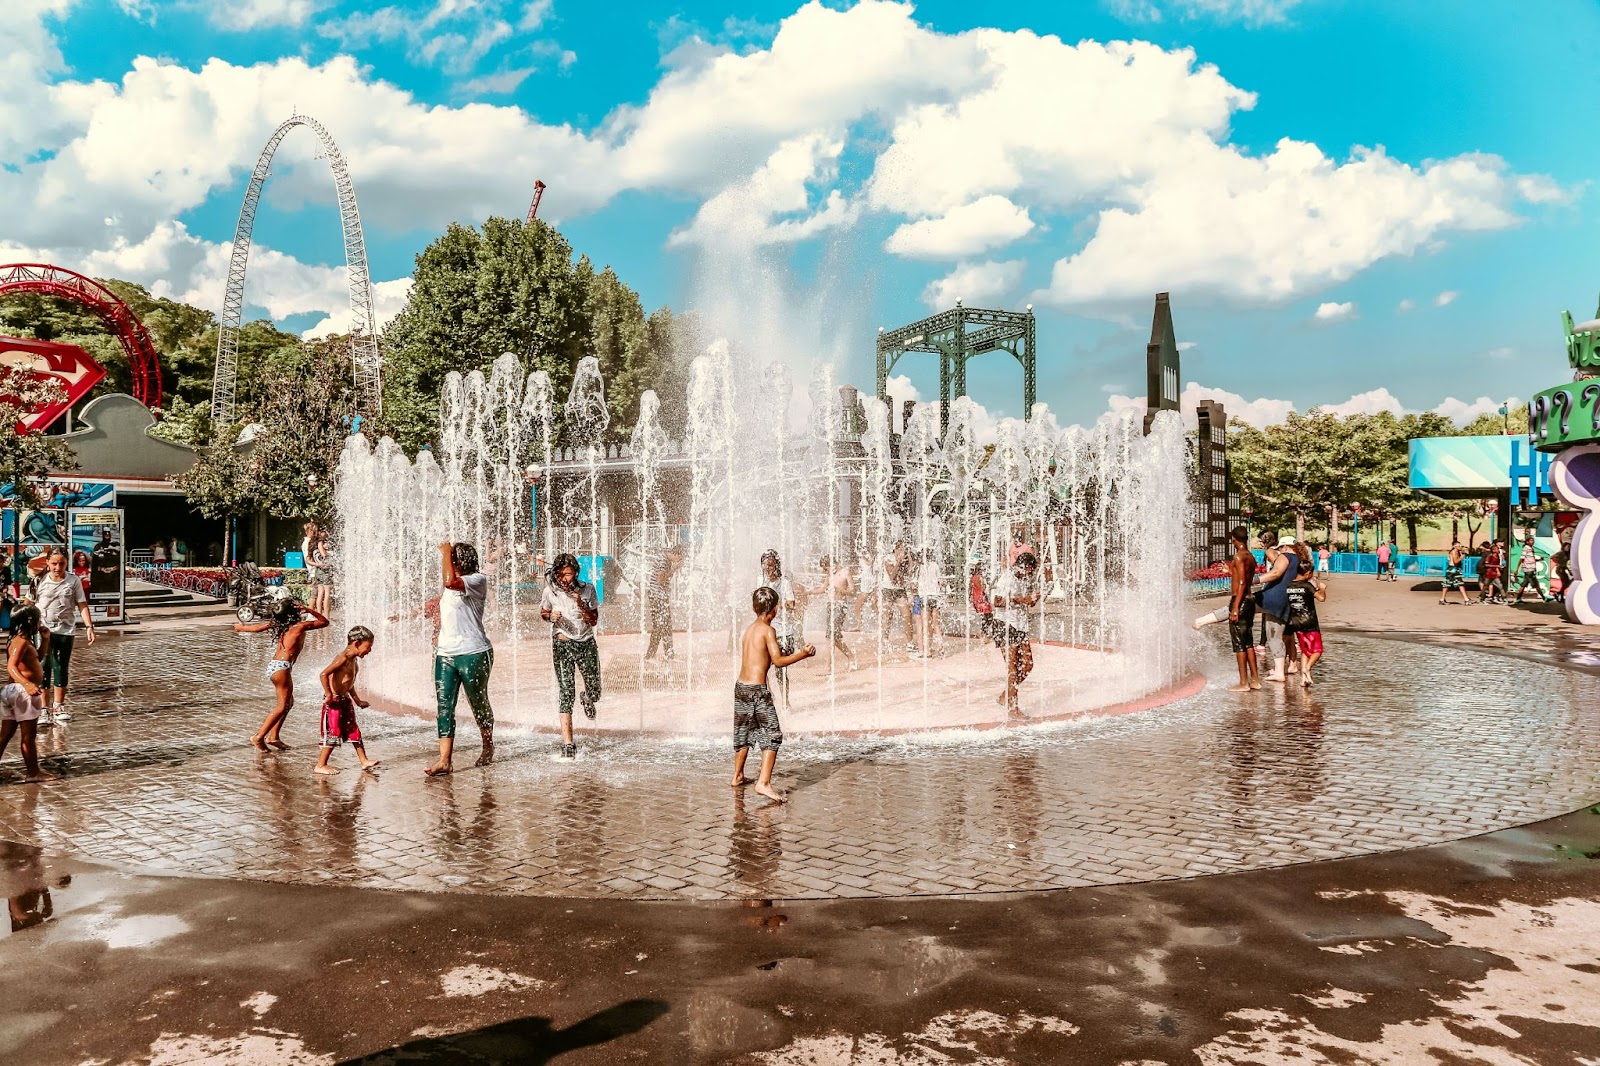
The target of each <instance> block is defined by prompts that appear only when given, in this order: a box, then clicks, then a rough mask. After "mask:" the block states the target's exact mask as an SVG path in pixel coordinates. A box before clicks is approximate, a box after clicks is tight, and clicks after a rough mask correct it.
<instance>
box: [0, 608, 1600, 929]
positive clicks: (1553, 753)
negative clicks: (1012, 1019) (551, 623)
mask: <svg viewBox="0 0 1600 1066" xmlns="http://www.w3.org/2000/svg"><path fill="white" fill-rule="evenodd" d="M325 644H326V640H323V642H322V643H313V646H311V647H309V648H308V649H307V652H306V656H305V659H304V660H303V661H304V663H305V665H304V666H302V667H301V668H300V671H299V673H300V675H301V676H300V678H299V689H300V691H299V694H298V695H299V700H298V704H297V707H296V709H295V711H294V712H292V713H291V716H290V719H289V723H288V726H287V728H286V730H285V733H284V736H285V738H286V739H287V740H288V741H289V742H290V743H291V744H292V745H293V747H292V749H291V750H290V751H287V752H282V753H270V754H262V753H257V752H256V751H254V750H253V749H252V748H250V746H249V744H248V740H247V738H248V737H249V735H250V733H251V732H252V730H253V728H254V725H255V723H256V722H258V721H259V718H260V716H261V712H262V710H263V708H264V705H265V703H266V701H267V700H268V699H269V693H268V691H267V689H266V687H265V685H264V684H263V683H262V682H261V680H260V676H261V675H260V669H261V666H262V663H263V661H264V657H265V655H266V654H267V653H268V649H267V648H266V647H265V646H264V645H262V644H260V643H259V642H243V641H239V640H237V639H235V638H234V637H233V636H232V635H231V634H229V633H227V632H226V631H224V630H220V629H218V630H188V631H165V632H152V633H147V634H141V635H124V636H120V637H118V638H117V639H114V640H107V641H103V642H102V643H101V644H99V645H97V646H96V647H95V648H94V649H93V652H92V653H90V654H85V655H84V657H83V662H82V665H81V670H80V671H79V673H78V675H77V677H75V683H76V687H75V689H74V702H73V711H74V714H75V718H74V720H73V722H72V723H71V725H70V726H69V727H66V728H57V729H54V730H49V731H47V733H46V735H45V738H44V743H43V744H42V745H41V747H42V750H43V751H44V753H45V755H44V761H45V764H46V766H47V767H48V768H49V769H51V770H53V771H55V772H57V773H60V774H62V775H64V779H63V780H61V781H59V782H56V783H53V784H49V785H44V786H34V785H24V784H22V783H20V776H21V775H20V769H19V767H18V765H17V763H16V762H15V761H14V760H7V761H6V762H4V763H0V837H4V838H8V839H10V840H14V841H18V842H21V843H24V844H29V845H38V846H42V847H44V848H46V849H47V850H49V851H50V852H52V853H56V854H70V855H78V856H84V857H89V858H94V859H100V860H106V861H112V862H119V863H126V864H133V865H138V866H143V867H151V868H155V869H161V870H174V871H180V872H191V873H197V874H207V875H220V876H235V877H245V878H256V879H261V880H268V881H280V882H310V883H334V884H351V885H363V886H368V887H382V888H417V889H427V890H447V891H466V892H505V893H519V894H533V895H569V896H596V897H632V898H700V899H711V898H744V899H752V900H774V899H789V898H798V897H839V896H883V895H891V896H892V895H915V894H957V893H972V892H996V891H1014V890H1030V889H1041V888H1051V887H1062V886H1070V885H1091V884H1110V883H1116V882H1125V881H1140V880H1151V879H1162V878H1174V877H1186V876H1193V875H1197V874H1207V873H1216V872H1221V871H1228V870H1240V869H1249V868H1255V867H1264V866H1277V865H1285V864H1289V863H1295V862H1303V861H1306V860H1311V859H1322V858H1332V857H1337V856H1346V855H1355V854H1365V853H1371V852H1380V851H1387V850H1393V849H1397V848H1407V847H1415V846H1419V845H1424V844H1430V843H1437V842H1441V841H1445V840H1451V839H1458V838H1460V837H1464V836H1469V835H1474V834H1478V833H1482V832H1486V831H1488V830H1491V829H1496V828H1502V827H1505V826H1510V825H1517V824H1522V823H1525V822H1529V821H1533V820H1536V819H1539V818H1545V817H1550V816H1553V815H1557V814H1561V813H1564V812H1567V811H1570V810H1573V809H1575V808H1577V807H1580V806H1583V805H1585V804H1588V803H1592V802H1594V801H1595V800H1596V799H1597V798H1600V721H1597V720H1596V718H1595V715H1594V714H1593V713H1592V712H1591V710H1590V708H1594V707H1596V706H1600V679H1597V678H1595V677H1593V676H1590V675H1588V674H1585V673H1580V672H1576V671H1571V670H1562V669H1557V668H1555V667H1552V666H1550V665H1546V664H1543V663H1539V662H1534V661H1529V660H1527V659H1512V658H1507V657H1505V656H1500V655H1493V654H1488V653H1484V652H1476V651H1467V650H1461V649H1457V648H1446V647H1438V646H1431V645H1425V644H1416V643H1403V642H1397V641H1379V640H1370V639H1365V638H1340V639H1339V640H1337V641H1336V642H1334V647H1333V651H1334V654H1333V656H1332V658H1331V659H1330V661H1329V662H1328V663H1327V665H1326V667H1325V669H1324V670H1323V671H1321V672H1319V682H1318V686H1317V688H1316V689H1314V690H1312V691H1310V692H1307V691H1302V690H1300V689H1299V688H1298V687H1295V688H1292V689H1291V690H1289V691H1284V690H1283V689H1282V688H1276V689H1274V690H1271V691H1267V692H1264V693H1257V694H1245V695H1238V694H1234V693H1229V692H1226V691H1223V686H1222V685H1220V684H1215V683H1214V684H1212V685H1211V686H1209V687H1208V688H1207V690H1206V691H1205V692H1203V693H1201V694H1200V695H1199V696H1197V697H1194V698H1192V699H1188V700H1185V701H1182V702H1180V703H1175V704H1172V705H1169V706H1166V707H1161V708H1157V709H1154V710H1150V711H1143V712H1138V713H1134V714H1128V715H1122V716H1118V717H1111V718H1103V719H1089V720H1085V721H1080V722H1074V723H1067V724H1062V725H1047V726H1037V727H1030V728H1025V729H1018V730H1006V731H995V732H989V733H970V732H962V731H952V732H947V733H935V734H926V735H920V736H916V737H910V738H905V737H891V738H880V737H870V736H867V737H839V736H815V735H809V736H808V735H807V734H806V726H807V720H806V716H807V703H806V700H807V696H808V694H807V693H806V692H804V691H801V690H797V691H796V693H795V706H794V710H793V711H792V712H791V714H790V716H789V717H788V718H787V719H786V721H785V725H786V727H787V728H786V730H785V731H786V733H787V734H788V736H789V739H788V740H787V742H786V743H785V745H784V749H783V755H782V758H781V759H780V760H779V771H778V783H779V785H780V787H785V788H787V789H789V791H790V794H791V800H790V803H789V804H788V805H786V806H784V807H773V806H770V805H768V804H767V802H766V801H765V800H762V799H759V798H758V797H755V796H753V795H742V794H741V793H740V791H739V790H733V789H729V788H728V786H727V775H728V769H729V763H730V752H729V749H728V742H727V740H726V738H722V737H705V738H695V737H672V738H663V737H643V736H640V737H632V736H607V737H601V738H594V739H584V740H583V752H582V755H581V757H580V758H579V759H578V760H577V761H575V762H564V761H562V760H560V759H558V758H556V752H555V749H554V746H553V744H552V741H551V740H550V738H549V737H548V736H546V735H539V734H533V733H526V732H522V733H519V732H517V731H515V730H503V731H502V732H501V735H500V744H499V756H498V759H497V762H496V763H495V764H494V765H493V766H491V767H487V768H483V769H463V770H461V771H459V772H458V773H457V774H456V775H454V776H453V777H450V778H445V779H441V780H434V781H430V780H425V779H424V778H423V776H422V773H421V770H422V768H423V767H424V766H426V765H427V763H428V760H429V756H430V749H432V748H433V730H432V727H431V723H428V722H424V721H422V720H420V719H412V718H398V717H387V716H384V715H381V714H379V713H378V712H376V711H370V712H368V713H367V715H366V716H365V719H364V720H363V722H362V726H363V731H364V733H365V734H366V736H367V740H368V745H369V750H370V751H371V752H372V754H373V755H374V756H375V757H380V758H382V759H383V762H384V766H383V768H382V769H381V770H379V771H378V772H376V773H357V772H354V771H353V768H351V767H348V766H347V767H346V772H344V773H341V774H340V775H338V776H337V777H333V778H317V777H316V776H315V775H313V774H312V772H311V769H312V766H313V765H314V763H315V761H316V735H315V728H316V727H315V717H316V715H315V707H316V706H317V702H316V693H315V686H316V672H315V669H313V668H312V666H311V664H313V663H316V662H318V661H321V660H323V659H325V658H326V657H327V656H328V654H331V645H328V646H324V645H325ZM74 665H75V666H77V665H78V664H77V663H76V662H75V664H74ZM1207 668H1208V669H1209V670H1210V671H1211V672H1212V674H1213V677H1214V678H1215V679H1224V678H1226V675H1227V672H1228V671H1229V670H1231V664H1226V663H1223V662H1221V661H1220V660H1217V661H1215V662H1212V663H1209V664H1207ZM605 713H606V709H605V707H604V706H603V705H602V709H601V714H602V715H604V714H605ZM552 717H553V716H552ZM580 731H581V725H580ZM462 755H463V756H464V757H465V761H466V762H470V759H471V758H472V757H473V756H474V755H475V753H474V752H473V751H472V750H471V742H469V743H467V744H466V745H465V747H464V750H463V752H462ZM42 905H43V901H42V900H39V901H35V902H33V903H30V904H28V907H26V908H24V910H25V913H29V914H32V913H36V911H37V908H38V907H39V906H42ZM14 913H15V912H14ZM15 921H17V919H16V918H15V917H13V922H15Z"/></svg>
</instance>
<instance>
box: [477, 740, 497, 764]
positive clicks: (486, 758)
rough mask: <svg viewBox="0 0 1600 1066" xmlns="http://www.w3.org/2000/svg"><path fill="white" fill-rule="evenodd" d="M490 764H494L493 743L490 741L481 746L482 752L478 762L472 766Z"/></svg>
mask: <svg viewBox="0 0 1600 1066" xmlns="http://www.w3.org/2000/svg"><path fill="white" fill-rule="evenodd" d="M492 762H494V741H492V740H491V741H489V742H488V743H487V744H485V745H484V746H483V751H482V752H480V753H479V755H478V761H477V762H475V763H473V764H472V765H474V766H488V765H489V764H490V763H492Z"/></svg>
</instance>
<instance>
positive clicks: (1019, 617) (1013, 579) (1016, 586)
mask: <svg viewBox="0 0 1600 1066" xmlns="http://www.w3.org/2000/svg"><path fill="white" fill-rule="evenodd" d="M1031 585H1032V582H1030V581H1024V580H1023V579H1022V578H1020V577H1018V576H1017V572H1016V571H1015V570H1007V571H1006V572H1005V573H1003V574H1001V575H1000V580H999V581H996V582H995V583H994V588H993V589H991V590H990V595H991V596H996V597H1000V598H1002V599H1004V600H1005V601H1006V605H1005V606H1004V607H996V608H995V609H994V616H995V617H996V618H997V619H999V620H1000V621H1002V622H1004V623H1005V624H1006V625H1008V626H1011V627H1012V628H1013V629H1018V630H1021V631H1022V632H1024V633H1026V632H1028V619H1029V614H1028V608H1026V607H1022V606H1016V607H1013V606H1012V605H1011V597H1013V596H1026V595H1028V594H1029V593H1031V592H1032V591H1033V589H1032V588H1030V587H1029V586H1031Z"/></svg>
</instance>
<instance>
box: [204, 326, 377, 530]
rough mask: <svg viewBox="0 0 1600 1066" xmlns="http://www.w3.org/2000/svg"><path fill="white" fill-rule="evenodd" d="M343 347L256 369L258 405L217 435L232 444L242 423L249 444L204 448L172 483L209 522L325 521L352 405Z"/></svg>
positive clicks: (343, 339) (342, 343) (339, 341)
mask: <svg viewBox="0 0 1600 1066" xmlns="http://www.w3.org/2000/svg"><path fill="white" fill-rule="evenodd" d="M350 347H351V346H350V338H349V337H348V336H340V337H332V338H329V339H327V340H323V341H316V342H312V343H308V344H305V345H303V346H301V347H300V348H299V349H298V350H297V357H296V358H294V359H290V358H288V357H287V355H286V354H285V353H284V352H281V351H280V352H277V353H276V354H275V357H274V359H273V361H272V362H271V363H269V364H268V365H267V367H265V368H264V375H265V376H264V378H263V382H262V384H263V391H262V394H261V397H260V399H259V400H258V401H257V402H256V404H255V406H254V407H253V408H252V409H250V410H248V411H245V412H244V417H243V419H242V420H241V421H240V422H239V423H237V424H235V425H234V426H231V427H228V428H227V430H226V432H224V433H223V434H222V438H223V439H224V440H225V441H228V442H237V441H238V440H239V438H240V434H241V432H242V431H243V430H244V429H245V427H246V425H247V424H249V425H254V426H256V427H258V428H256V429H255V430H254V433H253V435H252V436H251V437H250V439H249V440H248V441H247V442H246V443H244V444H243V445H239V444H235V443H228V444H218V445H217V446H215V447H212V448H209V449H207V450H206V451H205V452H203V453H202V454H201V457H200V459H199V461H198V462H197V463H196V464H195V466H194V468H193V469H192V470H190V471H189V472H188V473H186V474H181V475H179V476H178V477H176V478H174V479H173V480H174V483H175V484H176V485H177V486H178V487H179V488H181V489H182V490H183V492H184V495H185V496H186V497H188V499H189V502H190V503H192V504H194V506H195V507H197V508H198V509H199V510H200V511H201V512H202V513H203V514H205V515H207V516H209V517H212V518H223V517H226V516H229V515H240V514H249V513H250V512H252V511H257V510H264V511H266V512H268V513H269V514H272V515H275V516H277V517H279V518H298V517H311V518H325V517H326V516H328V515H329V514H331V513H332V510H333V482H334V470H335V469H336V468H337V466H338V463H339V453H340V451H341V450H342V449H343V448H344V442H345V438H346V437H348V436H349V433H350V421H349V419H350V414H351V411H352V410H353V404H354V395H353V391H354V390H353V386H352V383H351V373H350V366H351V350H350ZM241 410H242V411H243V410H244V409H243V408H241ZM372 428H374V429H375V430H381V427H372Z"/></svg>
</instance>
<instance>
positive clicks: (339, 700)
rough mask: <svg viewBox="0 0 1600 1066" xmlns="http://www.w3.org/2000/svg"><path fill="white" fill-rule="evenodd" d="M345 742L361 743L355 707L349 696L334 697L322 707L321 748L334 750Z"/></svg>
mask: <svg viewBox="0 0 1600 1066" xmlns="http://www.w3.org/2000/svg"><path fill="white" fill-rule="evenodd" d="M346 742H348V743H351V744H359V743H361V727H360V726H358V725H356V705H355V703H353V702H352V701H351V699H350V697H349V696H335V697H334V698H333V699H331V700H329V701H328V702H327V703H324V704H323V705H322V746H323V747H325V748H336V747H338V746H339V745H340V744H344V743H346Z"/></svg>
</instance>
